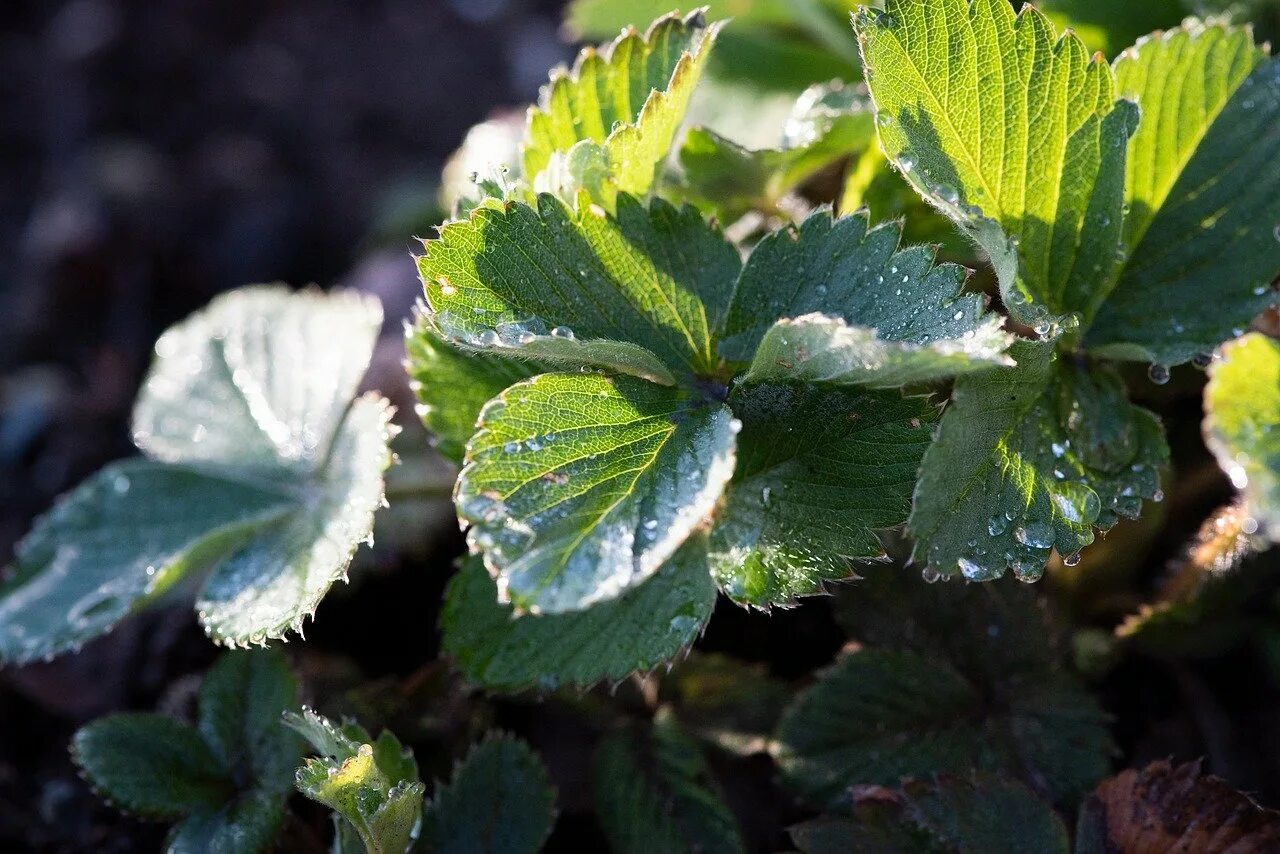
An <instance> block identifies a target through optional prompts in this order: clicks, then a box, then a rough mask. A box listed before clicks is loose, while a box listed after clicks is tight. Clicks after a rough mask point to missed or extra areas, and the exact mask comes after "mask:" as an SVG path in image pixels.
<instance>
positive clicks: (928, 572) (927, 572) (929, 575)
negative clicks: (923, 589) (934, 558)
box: [920, 566, 942, 584]
mask: <svg viewBox="0 0 1280 854" xmlns="http://www.w3.org/2000/svg"><path fill="white" fill-rule="evenodd" d="M920 577H921V578H923V579H924V583H925V584H933V583H934V582H935V581H937V580H938V579H940V578H942V573H940V572H938V570H937V569H935V568H934V567H932V566H926V567H925V568H924V569H922V570H920Z"/></svg>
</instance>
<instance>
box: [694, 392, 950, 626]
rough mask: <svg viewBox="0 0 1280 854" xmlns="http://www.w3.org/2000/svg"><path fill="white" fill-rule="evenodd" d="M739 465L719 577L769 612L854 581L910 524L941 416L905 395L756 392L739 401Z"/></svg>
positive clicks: (715, 547) (717, 532) (740, 598)
mask: <svg viewBox="0 0 1280 854" xmlns="http://www.w3.org/2000/svg"><path fill="white" fill-rule="evenodd" d="M730 405H732V406H733V409H734V413H735V414H736V415H737V416H738V417H739V418H740V419H741V420H742V424H743V427H742V433H741V434H740V435H739V436H738V466H737V471H735V473H734V478H733V482H732V483H731V484H730V486H729V489H728V491H727V493H726V498H725V503H724V507H723V509H722V510H721V512H720V515H719V517H718V518H717V520H716V525H715V527H714V528H713V529H712V532H711V558H710V561H711V570H712V574H713V575H714V576H715V578H716V581H717V583H718V584H719V585H720V588H721V589H722V590H723V591H724V592H725V593H726V594H727V595H728V596H730V597H731V598H733V599H734V600H735V601H737V602H740V603H746V604H751V605H756V606H760V607H765V606H768V605H774V604H781V605H785V604H789V603H791V602H793V601H794V600H795V598H796V597H798V596H805V595H810V594H814V593H819V592H821V591H822V587H823V582H824V581H833V580H839V579H845V578H849V577H850V576H851V575H853V574H854V565H853V560H854V559H859V558H861V559H868V558H872V559H874V558H879V557H881V556H882V555H883V554H884V551H883V548H882V547H881V545H880V541H879V539H878V538H877V537H876V535H875V533H874V532H875V531H876V530H878V529H881V528H888V527H891V526H893V525H897V524H899V523H901V522H902V520H903V519H904V518H905V517H906V515H907V512H908V510H909V509H910V503H911V488H912V486H913V485H914V484H915V479H916V472H917V470H918V469H919V465H920V459H921V457H922V456H923V455H924V451H925V448H927V447H928V445H929V442H930V439H931V436H932V432H931V428H932V426H933V423H934V420H935V419H936V417H937V414H936V413H937V411H936V409H935V408H934V407H933V406H931V405H929V404H927V403H926V402H924V401H923V400H920V399H909V398H903V397H902V396H901V395H899V394H898V393H896V392H866V391H857V390H850V389H822V388H818V387H815V386H805V385H781V384H780V385H752V386H744V387H741V388H739V389H737V390H735V391H734V393H733V396H732V397H731V398H730Z"/></svg>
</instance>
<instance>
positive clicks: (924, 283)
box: [719, 210, 1004, 376]
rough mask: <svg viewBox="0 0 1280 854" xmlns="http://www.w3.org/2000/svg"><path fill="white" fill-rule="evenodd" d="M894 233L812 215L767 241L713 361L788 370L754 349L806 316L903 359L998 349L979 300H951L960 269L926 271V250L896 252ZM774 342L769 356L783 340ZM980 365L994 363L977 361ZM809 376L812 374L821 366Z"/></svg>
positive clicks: (859, 219) (992, 357)
mask: <svg viewBox="0 0 1280 854" xmlns="http://www.w3.org/2000/svg"><path fill="white" fill-rule="evenodd" d="M901 233H902V231H901V226H900V225H899V224H896V223H893V224H886V225H882V226H877V227H876V228H870V227H869V225H868V220H867V217H866V215H865V214H855V215H853V216H844V217H840V218H838V219H833V218H832V216H831V213H830V211H828V210H819V211H817V212H815V213H814V214H812V215H811V216H809V217H808V218H807V219H806V220H805V221H804V222H803V223H801V225H800V226H799V228H798V229H797V228H795V227H790V228H786V229H783V230H781V231H777V232H775V233H773V234H770V235H769V236H768V237H766V238H764V239H763V240H761V241H760V243H759V244H757V245H756V247H755V249H754V250H753V251H752V253H751V257H750V258H749V259H748V261H747V264H746V266H745V268H744V269H743V270H742V275H741V277H740V278H739V280H738V283H737V287H736V288H735V289H734V292H733V301H732V303H731V304H730V307H729V311H728V314H727V316H726V319H725V324H724V333H723V340H722V341H721V343H720V348H719V349H720V353H721V354H722V355H723V356H724V357H725V358H727V359H730V360H731V361H734V362H743V363H745V362H748V361H750V360H751V358H752V356H753V355H755V356H756V362H755V363H754V364H753V365H752V371H753V372H756V373H757V374H758V375H760V374H764V373H765V372H767V374H768V375H774V374H777V373H778V368H783V369H786V368H787V365H786V364H783V365H778V364H777V362H776V360H774V361H773V362H772V363H770V362H769V361H767V358H768V357H767V356H766V355H761V354H757V353H756V350H757V348H758V347H761V346H762V341H763V340H764V339H765V337H766V335H767V334H768V333H769V331H770V329H771V328H776V324H778V323H779V322H788V321H789V322H790V323H792V324H794V319H795V318H801V317H803V316H805V315H811V314H813V313H815V312H820V313H822V314H824V315H827V316H830V317H832V318H838V319H840V320H843V321H845V322H846V323H847V324H848V325H851V326H856V327H864V328H865V329H868V330H875V333H876V336H877V338H878V339H880V340H882V341H884V342H899V343H900V344H901V345H903V347H900V348H897V349H898V350H899V351H901V352H903V353H906V352H912V351H913V349H914V348H918V352H920V353H922V354H926V353H929V352H930V351H931V348H939V347H940V348H941V350H939V351H938V352H945V350H946V349H947V348H948V347H955V348H957V349H958V348H961V347H963V346H968V345H969V344H971V343H973V342H976V341H978V340H981V341H984V342H986V343H987V345H995V344H996V343H997V341H998V340H1004V339H1000V333H999V332H998V331H997V328H996V325H995V323H996V321H992V320H990V319H986V320H984V319H983V305H982V297H981V296H979V295H970V296H960V290H961V288H963V286H964V270H963V268H961V267H958V266H955V265H951V264H942V265H935V264H934V257H933V252H932V250H930V249H928V248H926V247H919V246H917V247H911V248H908V249H902V250H899V241H900V238H901ZM811 322H812V321H809V323H811ZM828 328H830V325H828ZM966 335H967V336H968V337H967V338H966ZM775 336H776V337H775V339H774V342H773V343H771V345H770V346H771V348H772V349H771V352H772V351H773V350H777V349H778V342H779V340H780V339H782V338H785V337H786V335H785V333H783V332H781V331H778V332H777V333H775ZM947 342H950V343H947ZM881 346H884V347H885V349H886V350H889V349H893V348H890V347H888V346H887V345H881ZM796 355H798V354H792V355H791V357H786V358H784V361H788V362H789V363H791V359H792V358H794V357H795V356H796ZM984 359H985V361H988V362H990V361H996V362H998V361H1000V360H1001V357H1000V356H999V354H998V353H995V354H992V353H986V354H984ZM792 364H793V366H794V363H792ZM812 370H813V371H814V373H815V375H819V376H820V375H821V374H820V366H815V367H814V368H813V369H812Z"/></svg>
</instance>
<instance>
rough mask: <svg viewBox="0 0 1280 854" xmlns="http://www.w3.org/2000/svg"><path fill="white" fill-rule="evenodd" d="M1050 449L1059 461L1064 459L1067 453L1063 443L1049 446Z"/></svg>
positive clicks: (1054, 443)
mask: <svg viewBox="0 0 1280 854" xmlns="http://www.w3.org/2000/svg"><path fill="white" fill-rule="evenodd" d="M1049 449H1050V450H1052V451H1053V455H1054V456H1055V457H1057V458H1058V459H1062V455H1063V454H1065V453H1066V452H1067V446H1066V445H1064V444H1062V443H1061V442H1053V443H1051V444H1050V445H1049Z"/></svg>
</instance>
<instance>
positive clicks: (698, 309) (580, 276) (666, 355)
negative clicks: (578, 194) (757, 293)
mask: <svg viewBox="0 0 1280 854" xmlns="http://www.w3.org/2000/svg"><path fill="white" fill-rule="evenodd" d="M425 245H426V252H425V254H424V255H422V256H421V257H420V258H419V259H418V271H419V274H420V275H421V277H422V282H423V285H424V287H425V289H426V298H427V313H428V318H429V321H430V323H431V325H432V326H433V327H434V328H435V329H436V331H437V332H438V333H439V334H440V335H441V336H442V337H443V338H444V339H445V340H446V341H448V342H449V343H451V344H454V345H456V346H459V347H462V348H464V349H470V350H492V351H496V352H499V353H501V354H502V355H504V356H509V357H515V358H525V359H534V360H537V361H540V362H544V363H558V364H562V365H589V366H595V367H600V368H604V369H606V370H609V371H612V372H617V373H623V374H629V375H632V376H637V377H641V378H644V379H648V380H652V381H654V382H657V383H662V384H666V385H672V384H674V382H675V379H676V378H678V377H686V376H688V375H690V374H695V375H696V374H702V373H710V372H712V371H713V370H714V369H715V367H716V363H717V361H718V360H717V358H716V356H715V353H714V350H713V346H712V339H711V335H712V330H713V329H714V328H715V326H716V324H717V323H718V321H719V319H720V318H721V317H722V316H723V313H724V310H725V307H726V306H727V305H728V301H729V298H730V295H731V294H732V291H733V285H734V282H735V280H736V279H737V275H738V271H739V268H740V267H741V261H740V260H739V257H738V253H737V251H736V250H735V249H734V248H733V247H732V246H731V245H730V244H729V243H728V241H726V240H725V239H724V237H723V236H721V235H720V233H719V232H718V231H716V230H715V229H713V228H711V227H710V226H708V225H707V223H706V222H704V221H703V219H702V217H701V215H700V214H699V213H698V212H697V211H696V210H694V209H693V208H691V207H685V208H681V209H677V208H674V207H672V206H671V205H669V204H667V203H666V202H662V201H658V200H655V201H654V202H653V203H652V206H650V207H647V208H646V207H645V206H644V205H642V204H641V203H640V202H638V201H636V200H635V199H633V198H632V197H630V196H626V195H624V196H621V197H619V199H618V214H617V217H613V216H609V215H606V214H604V213H603V211H602V210H601V209H600V208H598V207H593V206H588V205H583V206H582V207H581V208H580V209H579V210H577V211H572V210H570V209H569V208H567V207H566V206H565V205H564V204H563V203H562V202H559V201H557V200H556V199H555V198H553V197H551V196H546V195H544V196H541V197H540V198H539V200H538V209H537V210H534V209H533V208H531V207H528V206H527V205H524V204H518V203H514V202H513V203H509V204H508V205H506V206H505V207H501V206H499V207H493V206H486V207H481V208H478V209H477V210H476V211H475V212H474V213H473V214H472V216H471V219H470V220H466V221H462V222H455V223H449V224H447V225H445V226H443V227H442V228H441V230H440V237H439V239H438V240H431V241H427V243H426V244H425Z"/></svg>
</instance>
